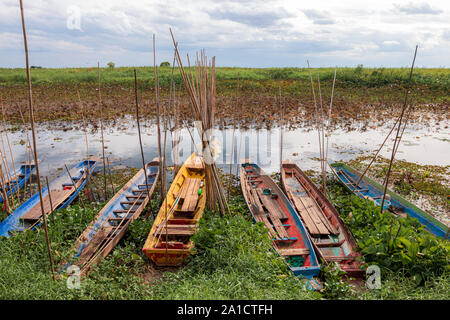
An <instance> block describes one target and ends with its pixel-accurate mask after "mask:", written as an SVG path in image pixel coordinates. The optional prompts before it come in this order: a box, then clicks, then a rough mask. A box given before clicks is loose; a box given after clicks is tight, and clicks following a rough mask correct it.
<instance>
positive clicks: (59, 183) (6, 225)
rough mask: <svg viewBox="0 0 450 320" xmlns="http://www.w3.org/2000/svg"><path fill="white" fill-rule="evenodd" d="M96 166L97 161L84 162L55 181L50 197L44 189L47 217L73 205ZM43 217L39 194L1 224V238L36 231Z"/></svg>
mask: <svg viewBox="0 0 450 320" xmlns="http://www.w3.org/2000/svg"><path fill="white" fill-rule="evenodd" d="M96 164H97V161H96V160H85V161H82V162H80V163H78V164H77V165H75V166H73V167H72V168H71V169H70V170H69V172H70V175H69V174H68V173H67V172H66V173H64V174H62V175H61V176H60V177H58V178H57V179H55V180H53V181H52V182H51V183H50V184H49V188H50V197H49V190H48V189H47V187H45V188H43V189H42V198H43V201H44V211H45V212H46V214H47V215H49V214H50V213H51V212H52V208H53V210H59V209H63V208H66V207H67V206H68V205H69V204H71V203H72V201H73V200H74V199H75V198H76V197H77V195H78V193H79V192H80V190H81V189H83V187H84V186H85V184H86V181H87V180H86V178H87V173H88V169H89V172H91V173H92V172H93V171H94V169H95V166H96ZM88 166H89V167H88ZM72 179H73V181H72ZM74 184H75V185H74ZM50 200H51V204H50ZM41 217H42V211H41V205H40V198H39V192H37V193H35V194H34V195H33V196H32V197H31V198H30V199H28V200H27V201H26V202H24V203H23V204H22V205H21V206H20V207H18V208H17V209H16V210H14V212H13V213H11V214H10V215H9V216H8V217H7V218H6V219H5V220H3V221H2V223H0V237H2V236H4V237H7V238H9V237H11V236H13V235H14V234H15V233H17V232H22V231H25V230H28V229H34V228H36V227H37V226H39V225H40V223H41Z"/></svg>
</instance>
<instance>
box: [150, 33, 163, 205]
mask: <svg viewBox="0 0 450 320" xmlns="http://www.w3.org/2000/svg"><path fill="white" fill-rule="evenodd" d="M153 71H154V73H155V93H156V120H157V127H158V155H159V175H160V177H161V179H160V181H161V186H160V187H161V189H160V191H161V199H164V197H165V194H164V187H163V184H165V181H164V173H163V159H162V151H161V128H160V121H159V112H160V110H159V79H158V67H157V66H156V44H155V35H154V34H153Z"/></svg>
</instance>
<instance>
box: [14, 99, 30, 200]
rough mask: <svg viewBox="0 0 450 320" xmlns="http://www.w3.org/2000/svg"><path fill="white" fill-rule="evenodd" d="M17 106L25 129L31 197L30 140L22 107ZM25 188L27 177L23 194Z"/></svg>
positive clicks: (24, 193)
mask: <svg viewBox="0 0 450 320" xmlns="http://www.w3.org/2000/svg"><path fill="white" fill-rule="evenodd" d="M17 108H18V109H19V113H20V118H21V119H22V123H23V125H24V126H25V129H26V131H27V142H26V144H25V162H28V172H29V173H30V177H29V182H30V193H29V196H30V197H31V142H30V134H29V132H28V126H27V124H26V121H25V118H24V116H23V113H22V108H20V106H19V105H17ZM26 189H27V179H25V188H24V190H23V196H24V197H25V196H26Z"/></svg>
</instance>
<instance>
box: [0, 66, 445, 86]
mask: <svg viewBox="0 0 450 320" xmlns="http://www.w3.org/2000/svg"><path fill="white" fill-rule="evenodd" d="M133 69H134V68H132V67H121V68H101V77H102V81H103V83H105V84H132V83H133V81H134V78H133ZM136 69H137V75H138V78H139V80H141V81H144V82H148V84H149V85H153V83H154V82H153V78H154V71H153V67H137V68H136ZM171 71H172V68H171V67H161V68H160V69H159V78H160V83H161V85H162V86H166V87H167V86H168V84H169V83H170V76H171ZM312 72H313V74H314V75H315V76H317V74H318V75H320V78H321V80H322V81H326V82H331V81H332V80H333V76H334V68H314V69H312ZM237 73H239V78H240V79H241V80H244V81H245V80H248V81H264V80H302V81H309V72H308V69H306V68H264V69H259V68H229V67H222V68H216V76H217V81H218V85H219V86H220V84H221V83H226V82H227V80H233V82H234V81H235V80H236V78H237ZM408 76H409V69H408V68H362V67H357V68H337V79H338V81H339V82H340V83H342V84H347V85H359V86H367V87H375V86H385V85H399V84H404V83H406V82H407V80H408ZM31 78H32V82H33V83H34V84H56V83H72V84H78V83H95V82H97V69H96V68H63V69H52V68H49V69H47V68H42V69H33V70H31ZM174 78H175V81H176V83H178V84H181V77H180V74H179V71H178V69H177V68H175V72H174ZM449 80H450V69H446V68H441V69H439V68H434V69H425V68H417V69H415V70H414V76H413V83H414V84H416V85H426V86H429V87H433V88H440V89H445V88H448V87H449V85H450V81H449ZM0 84H3V85H17V84H21V85H24V84H26V74H25V71H24V69H19V68H16V69H7V68H0Z"/></svg>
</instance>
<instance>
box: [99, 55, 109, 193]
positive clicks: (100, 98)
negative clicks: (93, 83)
mask: <svg viewBox="0 0 450 320" xmlns="http://www.w3.org/2000/svg"><path fill="white" fill-rule="evenodd" d="M97 73H98V102H99V104H100V132H101V135H102V155H103V194H104V196H105V197H104V200H106V199H107V195H106V161H105V139H104V137H103V119H102V118H103V105H102V94H101V91H100V89H101V87H100V62H98V63H97Z"/></svg>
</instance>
